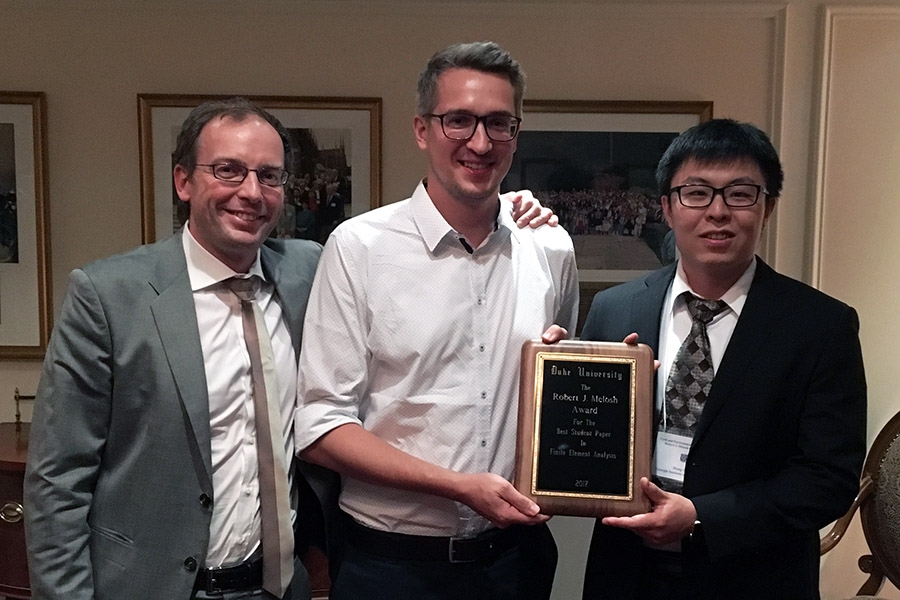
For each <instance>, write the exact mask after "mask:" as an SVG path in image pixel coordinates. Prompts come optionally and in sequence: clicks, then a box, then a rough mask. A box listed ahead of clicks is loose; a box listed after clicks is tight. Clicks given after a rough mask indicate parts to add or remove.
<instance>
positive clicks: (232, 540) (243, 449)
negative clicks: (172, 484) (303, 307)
mask: <svg viewBox="0 0 900 600" xmlns="http://www.w3.org/2000/svg"><path fill="white" fill-rule="evenodd" d="M182 238H183V243H184V255H185V258H186V260H187V270H188V276H189V277H190V281H191V290H193V295H194V306H195V307H196V310H197V323H198V325H199V327H200V347H201V348H202V350H203V364H204V371H205V374H206V386H207V391H208V394H209V429H210V442H211V447H212V448H211V449H212V471H213V515H212V522H211V523H210V539H209V548H208V551H207V555H206V563H205V565H204V566H206V567H221V566H231V565H235V564H238V563H241V562H243V561H244V560H246V559H247V558H249V557H250V555H251V554H253V552H254V550H256V548H257V547H258V546H259V540H260V516H259V480H258V463H257V458H256V421H255V418H256V417H255V411H254V408H253V396H252V391H253V382H252V380H251V377H250V355H249V354H248V352H247V346H246V343H245V342H244V329H243V325H242V321H241V312H240V304H239V301H238V299H237V297H236V296H235V295H234V294H233V293H232V292H230V291H229V290H228V289H227V288H225V287H224V285H222V284H221V282H222V281H224V280H225V279H228V278H230V277H233V276H234V275H236V273H235V272H234V271H232V270H231V269H230V268H229V267H227V266H225V265H224V264H223V263H222V262H221V261H219V260H218V259H216V258H215V257H214V256H213V255H211V254H210V253H209V252H207V251H206V250H205V249H204V248H203V247H202V246H200V244H199V243H197V241H196V239H194V237H193V236H192V235H191V233H190V230H189V229H188V228H187V227H185V230H184V235H183V236H182ZM250 274H251V275H258V276H259V277H261V278H263V285H262V288H261V290H260V292H259V293H258V294H257V298H256V301H257V302H259V305H260V307H261V308H262V310H263V314H264V316H265V321H266V326H267V328H268V330H269V336H270V337H271V338H272V348H273V350H274V352H275V362H276V366H277V378H278V395H277V398H278V401H279V403H280V406H281V415H282V423H281V432H282V434H283V435H284V443H285V456H287V457H292V456H293V452H294V441H293V436H292V435H291V427H292V425H293V413H294V406H295V405H294V403H295V398H296V381H297V371H296V356H295V353H294V346H293V344H292V343H291V336H290V332H289V331H288V328H287V324H286V323H285V322H284V319H283V318H282V314H281V306H279V304H278V302H277V300H276V297H275V294H274V293H273V292H274V287H273V285H272V284H271V283H269V282H266V281H265V277H264V276H263V272H262V267H261V265H260V262H259V254H258V253H257V258H256V261H255V262H254V263H253V266H252V267H251V269H250ZM273 429H274V427H273ZM289 467H290V465H289ZM288 477H289V479H290V478H292V477H293V470H292V469H289V473H288ZM292 518H293V515H292Z"/></svg>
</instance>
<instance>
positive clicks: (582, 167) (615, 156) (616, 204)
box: [502, 100, 713, 323]
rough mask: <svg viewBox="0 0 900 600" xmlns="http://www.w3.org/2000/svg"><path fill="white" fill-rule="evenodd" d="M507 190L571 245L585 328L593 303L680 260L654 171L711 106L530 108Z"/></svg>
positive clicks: (538, 103) (548, 103)
mask: <svg viewBox="0 0 900 600" xmlns="http://www.w3.org/2000/svg"><path fill="white" fill-rule="evenodd" d="M523 112H524V114H523V121H522V129H521V131H520V132H519V136H518V142H517V143H518V146H517V150H516V154H515V156H514V158H513V163H512V166H511V167H510V170H509V173H508V174H507V176H506V178H505V179H504V182H503V187H502V189H503V191H509V190H518V189H530V190H531V191H532V192H534V194H535V195H536V196H537V197H538V198H539V199H540V200H541V203H542V204H544V205H546V206H549V207H550V208H552V209H553V211H554V212H555V213H556V214H557V215H559V220H560V224H561V225H563V226H564V227H565V228H566V230H567V231H568V232H569V234H570V235H571V236H572V241H573V243H574V245H575V256H576V260H577V261H578V276H579V280H580V282H581V312H582V315H581V320H580V321H579V323H581V321H583V318H584V315H585V313H586V311H587V309H588V308H589V306H590V301H591V298H592V297H593V295H594V294H595V293H596V292H598V291H600V290H602V289H604V288H606V287H610V286H612V285H615V284H617V283H622V282H625V281H629V280H631V279H634V278H635V277H638V276H639V275H642V274H644V273H647V272H649V271H652V270H654V269H656V268H658V267H660V266H662V265H664V264H667V263H669V262H671V261H673V260H674V259H675V254H674V252H675V246H674V242H673V240H672V236H671V235H670V234H669V228H668V226H667V225H666V223H665V220H664V219H663V216H662V208H661V204H660V199H659V194H658V192H657V188H656V165H657V164H658V163H659V159H660V158H661V157H662V155H663V152H665V150H666V148H668V146H669V144H670V143H671V142H672V140H673V139H674V138H675V137H676V136H677V135H678V134H679V133H681V132H682V131H684V130H686V129H688V128H689V127H692V126H694V125H697V124H698V123H700V122H702V121H706V120H708V119H710V118H712V112H713V103H712V102H643V101H642V102H637V101H636V102H629V101H580V100H525V105H524V111H523Z"/></svg>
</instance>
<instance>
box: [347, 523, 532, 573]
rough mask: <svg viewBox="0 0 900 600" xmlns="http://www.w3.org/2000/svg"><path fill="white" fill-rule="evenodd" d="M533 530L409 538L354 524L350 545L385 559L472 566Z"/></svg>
mask: <svg viewBox="0 0 900 600" xmlns="http://www.w3.org/2000/svg"><path fill="white" fill-rule="evenodd" d="M530 529H532V528H531V527H528V526H525V525H512V526H510V527H507V528H505V529H489V530H488V531H485V532H484V533H481V534H479V535H477V536H476V537H473V538H456V537H432V536H425V535H405V534H402V533H393V532H389V531H379V530H377V529H371V528H369V527H364V526H362V525H360V524H358V523H355V522H354V523H353V525H352V526H351V528H350V544H351V545H352V546H355V547H356V548H359V549H360V550H363V551H365V552H368V553H369V554H374V555H375V556H380V557H382V558H390V559H394V560H429V561H443V562H450V563H471V562H478V561H485V560H490V559H493V558H495V557H496V556H498V555H499V554H500V553H502V552H504V551H506V550H509V549H510V548H512V547H514V546H517V545H519V544H520V543H522V541H523V539H524V538H525V537H526V534H527V533H528V532H529V530H530Z"/></svg>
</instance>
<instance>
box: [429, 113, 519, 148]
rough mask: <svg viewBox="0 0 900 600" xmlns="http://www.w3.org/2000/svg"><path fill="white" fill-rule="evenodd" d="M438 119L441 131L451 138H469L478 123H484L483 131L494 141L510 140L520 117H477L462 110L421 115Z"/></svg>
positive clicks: (517, 126) (516, 130)
mask: <svg viewBox="0 0 900 600" xmlns="http://www.w3.org/2000/svg"><path fill="white" fill-rule="evenodd" d="M422 116H423V117H429V118H432V119H440V121H441V131H443V132H444V135H445V136H447V137H448V138H450V139H451V140H469V139H472V136H473V135H475V130H476V129H478V124H479V123H484V132H485V133H486V134H487V136H488V139H490V140H492V141H494V142H511V141H512V140H514V139H515V138H516V135H517V134H518V133H519V124H520V123H521V122H522V119H520V118H519V117H512V116H510V115H503V114H493V115H483V116H481V117H477V116H475V115H470V114H469V113H464V112H448V113H444V114H442V115H436V114H432V113H427V114H424V115H422Z"/></svg>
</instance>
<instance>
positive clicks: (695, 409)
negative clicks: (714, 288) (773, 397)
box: [665, 292, 728, 437]
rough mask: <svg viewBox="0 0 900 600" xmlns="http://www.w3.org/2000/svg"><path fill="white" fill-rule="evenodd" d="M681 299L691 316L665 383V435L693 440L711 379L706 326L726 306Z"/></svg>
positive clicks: (719, 301)
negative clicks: (688, 331)
mask: <svg viewBox="0 0 900 600" xmlns="http://www.w3.org/2000/svg"><path fill="white" fill-rule="evenodd" d="M683 296H684V297H685V298H686V300H687V307H688V311H689V312H690V313H691V332H690V333H689V334H688V336H687V337H686V338H685V340H684V343H683V344H681V348H679V349H678V354H676V355H675V362H673V363H672V369H671V371H670V372H669V379H668V381H667V382H666V422H665V431H666V432H668V433H676V434H678V435H686V436H689V437H693V436H694V431H695V430H696V428H697V422H698V421H700V414H701V413H702V412H703V405H704V404H705V403H706V398H707V397H708V396H709V390H710V388H711V387H712V382H713V376H714V375H715V373H714V371H713V363H712V352H711V350H710V347H709V336H708V335H707V333H706V325H707V324H708V323H709V322H710V321H712V320H713V317H715V316H716V315H717V314H719V313H720V312H722V311H723V310H725V309H726V308H728V305H727V304H726V303H725V302H723V301H722V300H704V299H702V298H698V297H697V296H694V295H693V294H691V293H690V292H684V294H683Z"/></svg>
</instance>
